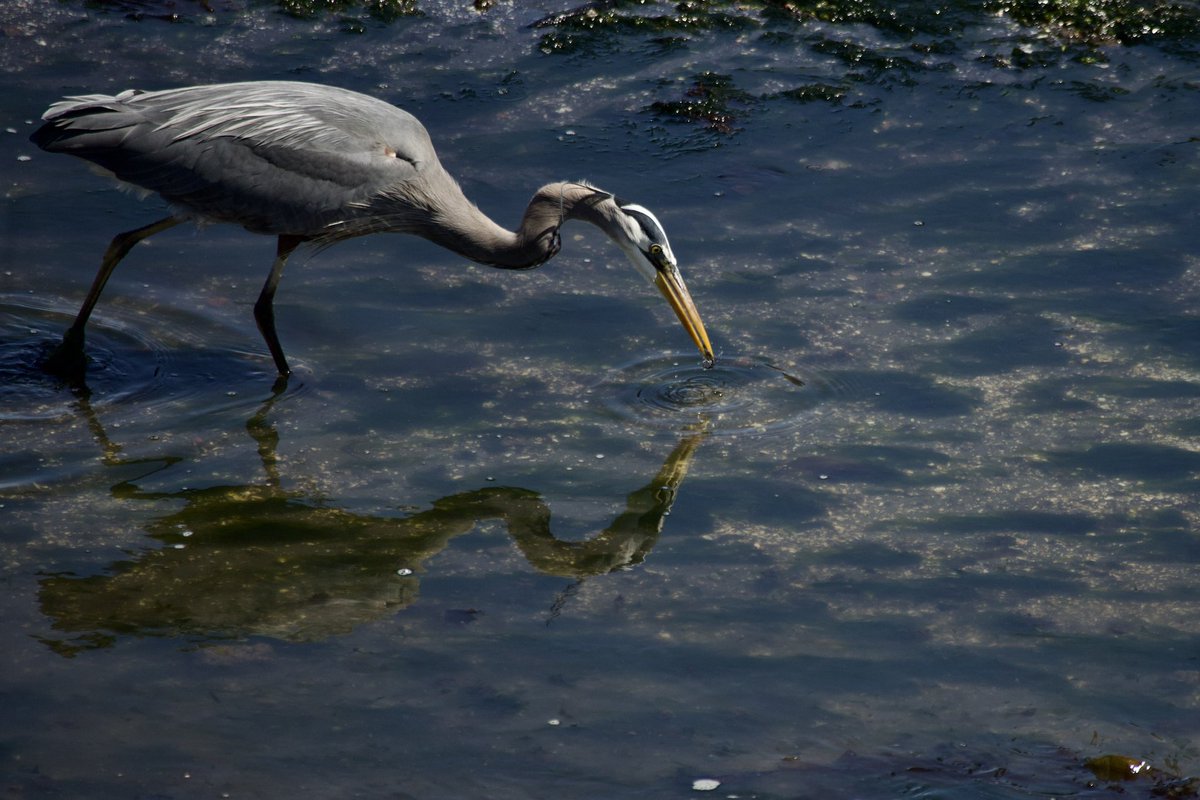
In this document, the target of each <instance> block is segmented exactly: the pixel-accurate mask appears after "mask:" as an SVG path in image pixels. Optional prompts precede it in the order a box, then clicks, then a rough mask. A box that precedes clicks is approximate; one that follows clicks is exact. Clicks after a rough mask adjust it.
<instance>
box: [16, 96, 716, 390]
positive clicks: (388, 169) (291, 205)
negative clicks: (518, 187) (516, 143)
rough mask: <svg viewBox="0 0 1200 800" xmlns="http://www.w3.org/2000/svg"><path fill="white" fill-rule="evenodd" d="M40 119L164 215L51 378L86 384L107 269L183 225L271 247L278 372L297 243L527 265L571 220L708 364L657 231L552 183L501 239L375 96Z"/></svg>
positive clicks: (97, 103)
mask: <svg viewBox="0 0 1200 800" xmlns="http://www.w3.org/2000/svg"><path fill="white" fill-rule="evenodd" d="M42 119H44V120H45V124H43V125H42V126H41V127H40V128H38V129H37V131H35V132H34V133H33V135H32V136H31V137H30V138H31V139H32V140H33V142H34V143H36V144H37V145H38V147H41V148H42V149H43V150H47V151H50V152H54V153H70V154H71V155H75V156H79V157H80V158H84V159H87V160H88V161H91V162H93V163H95V164H96V165H98V166H100V167H102V168H103V169H104V170H106V171H108V172H110V173H112V174H113V175H114V176H115V177H116V178H117V179H118V180H120V181H121V182H123V183H125V184H132V185H133V186H135V187H139V188H141V189H143V190H148V191H150V192H154V193H157V194H159V195H161V196H162V197H163V199H165V200H166V201H167V202H168V203H169V204H170V205H171V209H172V213H171V215H170V216H168V217H166V218H164V219H161V220H159V221H158V222H154V223H151V224H150V225H146V226H145V227H142V228H137V229H136V230H132V231H127V232H125V233H122V234H118V235H117V236H116V237H115V238H114V239H113V240H112V243H111V244H109V246H108V250H107V251H106V252H105V254H104V258H103V259H102V261H101V263H100V270H99V271H98V272H97V273H96V278H95V280H94V281H93V283H92V287H91V290H90V291H89V292H88V294H87V297H86V298H85V299H84V301H83V306H82V307H81V308H80V309H79V315H78V316H77V317H76V318H75V322H74V323H73V324H72V325H71V327H70V328H69V329H68V330H67V332H66V334H65V335H64V336H63V341H62V343H61V344H60V345H59V346H58V347H57V349H56V350H55V351H54V352H53V353H52V354H51V355H50V357H49V358H48V359H47V364H48V367H49V368H51V369H52V371H57V372H63V373H68V374H71V373H80V374H81V372H82V369H83V365H84V363H85V360H84V355H83V340H84V335H83V331H84V326H85V325H86V324H87V320H88V317H89V316H90V314H91V313H92V309H93V307H95V305H96V301H97V300H98V299H99V298H100V293H101V292H102V291H103V290H104V284H105V282H106V281H107V280H108V278H109V276H110V275H111V274H112V271H113V269H115V268H116V266H117V264H118V263H119V262H120V261H121V259H122V258H124V257H125V255H126V254H127V253H128V252H129V251H130V249H131V248H132V247H133V246H134V245H135V244H137V243H138V242H140V241H141V240H142V239H145V238H146V237H148V236H151V235H153V234H155V233H159V232H160V231H164V230H166V229H167V228H170V227H172V226H174V225H178V224H179V223H180V222H183V221H185V220H188V219H195V220H199V221H217V222H233V223H237V224H239V225H242V226H243V227H245V228H246V229H247V230H250V231H252V232H254V233H264V234H271V235H274V236H278V237H279V239H278V247H277V249H276V255H275V261H274V263H273V264H272V265H271V271H270V273H269V275H268V276H267V280H266V283H265V284H264V285H263V288H262V292H261V293H260V294H259V296H258V301H257V302H256V303H255V304H254V319H255V321H256V322H257V323H258V328H259V330H260V331H261V332H262V335H263V338H264V339H265V340H266V342H267V347H268V348H269V349H270V351H271V356H272V357H273V358H274V359H275V366H276V368H277V369H278V370H279V374H280V375H281V376H286V375H288V373H289V371H290V370H289V368H288V364H287V360H286V359H285V358H284V355H283V348H282V347H281V346H280V344H279V337H278V336H277V335H276V333H275V312H274V309H273V306H272V302H273V300H274V297H275V290H276V288H277V287H278V285H279V279H280V276H281V275H282V273H283V265H284V263H285V262H286V261H287V258H288V256H289V255H291V253H292V251H293V250H295V249H296V247H298V246H299V245H300V244H302V243H304V242H310V241H311V242H314V243H316V244H318V245H326V244H330V243H333V242H337V241H341V240H342V239H349V238H351V237H353V236H361V235H363V234H367V233H376V232H383V231H392V232H398V233H411V234H416V235H417V236H421V237H424V238H426V239H429V240H430V241H433V242H436V243H437V244H440V245H442V246H443V247H447V248H449V249H450V250H453V251H454V252H456V253H459V254H461V255H463V256H465V257H467V258H469V259H471V260H472V261H477V262H480V263H482V264H489V265H491V266H494V267H500V268H502V269H530V268H532V267H537V266H539V265H541V264H542V263H544V262H545V261H546V260H548V259H549V258H551V257H552V256H553V255H554V254H555V253H557V252H558V250H559V246H560V244H561V239H560V237H559V227H560V226H561V225H562V224H563V223H564V222H566V221H567V220H569V219H578V220H582V221H584V222H590V223H592V224H593V225H595V226H597V227H598V228H600V229H601V230H602V231H604V232H605V233H606V234H608V236H609V237H610V238H611V239H612V240H613V241H615V242H616V243H617V245H618V246H619V247H620V248H621V250H623V251H624V252H625V255H627V256H628V257H629V259H630V260H631V261H632V262H633V265H634V267H636V268H637V270H638V272H640V273H641V274H642V275H644V276H645V277H646V278H647V279H649V280H650V282H651V283H653V284H654V285H655V286H657V287H658V289H659V290H660V291H661V292H662V293H663V295H664V296H665V297H666V298H667V301H668V302H669V303H670V304H671V308H672V309H674V311H675V313H676V314H677V315H678V316H679V320H680V321H681V322H682V323H683V326H684V328H685V329H686V330H687V332H688V335H690V336H691V338H692V341H694V342H695V343H696V346H697V347H698V348H700V353H701V355H702V356H703V358H704V359H705V362H706V363H711V362H712V360H713V350H712V344H711V343H710V342H709V339H708V334H707V333H706V332H705V330H704V323H703V322H701V320H700V314H699V312H698V311H697V310H696V305H695V303H693V302H692V298H691V295H690V294H689V293H688V290H687V286H686V285H685V284H684V282H683V278H682V277H681V276H680V274H679V268H678V266H677V265H676V261H675V255H674V253H672V251H671V245H670V243H669V242H668V241H667V234H666V233H665V232H664V231H663V228H662V225H661V224H659V222H658V219H657V218H655V216H654V215H653V214H652V213H650V211H648V210H647V209H645V208H643V207H642V206H639V205H635V204H632V203H626V202H624V201H622V200H619V199H617V198H616V197H614V196H613V195H612V194H610V193H608V192H605V191H603V190H601V189H598V188H596V187H594V186H590V185H588V184H586V183H582V182H562V183H550V184H547V185H545V186H543V187H542V188H540V189H538V190H537V192H536V193H535V194H534V196H533V199H532V200H530V202H529V207H528V208H526V209H525V216H524V218H523V219H522V220H521V224H520V226H519V227H518V228H517V230H516V231H508V230H505V229H504V228H502V227H500V226H499V225H497V224H496V223H495V222H493V221H492V220H491V219H489V218H488V217H487V216H486V215H485V214H483V212H481V211H480V210H479V209H478V208H476V207H475V205H474V204H472V203H471V202H470V201H469V200H467V198H466V197H465V196H464V195H463V193H462V190H461V189H460V188H459V186H458V183H457V182H456V181H455V180H454V179H453V178H452V177H450V175H449V173H447V172H446V170H445V169H444V168H443V167H442V165H441V162H439V161H438V157H437V153H436V152H434V149H433V144H432V142H431V141H430V139H429V134H428V133H427V132H426V130H425V128H424V126H423V125H421V123H420V122H419V121H418V120H417V119H416V117H414V116H413V115H411V114H409V113H408V112H406V111H402V110H401V109H399V108H396V107H395V106H392V105H389V104H388V103H385V102H383V101H381V100H377V99H375V98H373V97H368V96H366V95H363V94H358V93H357V92H351V91H347V90H346V89H338V88H335V87H332V86H319V85H315V84H310V83H295V82H289V81H258V82H250V83H229V84H216V85H211V86H191V87H186V88H182V89H169V90H166V91H160V92H143V91H137V90H129V91H125V92H121V93H120V94H118V95H116V96H109V95H100V94H93V95H82V96H78V97H68V98H66V99H64V100H62V101H60V102H57V103H55V104H53V105H52V106H50V108H49V110H48V111H46V113H45V114H44V115H43V117H42Z"/></svg>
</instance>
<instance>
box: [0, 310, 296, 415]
mask: <svg viewBox="0 0 1200 800" xmlns="http://www.w3.org/2000/svg"><path fill="white" fill-rule="evenodd" d="M72 318H73V317H72V315H71V314H66V313H63V312H61V311H58V310H53V309H47V308H40V307H36V306H32V305H27V304H23V303H21V302H13V301H12V300H11V299H10V298H0V422H3V421H20V420H39V419H55V418H58V417H62V416H66V415H73V414H74V413H75V409H76V406H77V401H78V398H79V396H80V390H79V389H78V388H72V387H70V386H68V385H66V384H64V382H63V381H61V380H59V379H58V378H55V377H54V376H51V375H48V374H47V373H46V372H44V371H43V370H42V369H41V367H40V364H41V362H42V359H44V358H45V356H46V355H47V354H48V353H49V352H50V351H51V349H53V347H54V346H55V345H57V344H58V342H59V341H60V340H61V338H62V333H63V331H65V330H66V329H67V327H68V326H69V325H70V322H71V319H72ZM215 338H217V339H220V338H221V337H220V336H219V335H218V336H216V337H215ZM86 351H87V357H88V365H87V377H86V387H87V388H86V393H87V395H88V396H89V398H90V402H91V404H92V405H93V406H94V407H103V406H108V405H114V404H119V403H128V402H139V403H142V404H144V405H147V406H151V405H154V404H165V403H173V402H179V401H185V402H186V401H188V399H189V398H192V399H194V400H195V402H196V403H197V404H198V405H202V404H203V403H204V402H205V401H204V399H203V398H200V397H198V395H202V394H204V393H205V392H206V391H208V392H209V393H211V391H212V390H213V389H214V388H218V384H219V385H220V387H221V388H222V389H223V391H222V392H221V393H220V396H221V397H222V398H224V389H229V388H232V387H234V386H236V385H241V384H245V383H247V382H253V383H254V384H255V385H258V386H264V387H269V386H270V382H271V377H270V376H269V375H268V374H267V373H266V372H265V371H264V370H263V364H262V363H261V362H262V361H263V359H261V358H257V357H252V356H251V355H250V354H247V353H244V352H240V351H236V350H232V349H222V348H221V347H220V346H219V345H217V346H214V347H211V348H210V347H204V346H196V345H195V344H194V343H190V342H187V341H180V340H167V339H164V338H163V337H162V336H161V335H159V333H158V332H152V331H148V330H146V329H145V328H143V327H139V326H138V325H136V324H131V323H129V322H128V321H125V320H121V319H114V318H113V315H112V314H106V315H105V316H104V317H103V318H96V317H93V318H92V320H91V321H89V322H88V327H87V347H86ZM268 361H269V360H268ZM271 374H272V375H273V370H272V371H271ZM264 381H265V383H264Z"/></svg>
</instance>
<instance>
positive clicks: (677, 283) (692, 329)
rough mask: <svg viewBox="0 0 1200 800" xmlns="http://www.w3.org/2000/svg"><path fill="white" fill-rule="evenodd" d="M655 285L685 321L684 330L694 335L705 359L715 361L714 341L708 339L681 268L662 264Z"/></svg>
mask: <svg viewBox="0 0 1200 800" xmlns="http://www.w3.org/2000/svg"><path fill="white" fill-rule="evenodd" d="M654 285H655V286H657V287H658V290H659V291H660V292H662V293H663V297H665V298H667V302H668V303H670V304H671V308H672V309H673V310H674V311H675V316H677V317H679V321H680V322H682V323H683V327H684V330H686V331H687V332H688V336H691V337H692V341H693V342H695V343H696V347H698V348H700V355H701V356H703V357H704V360H705V361H708V362H712V361H715V360H716V359H715V357H714V356H713V349H712V342H710V341H709V340H708V332H707V331H706V330H704V323H703V322H701V321H700V312H699V311H697V310H696V304H695V303H694V302H692V296H691V294H689V293H688V290H687V285H686V284H684V282H683V276H681V275H680V274H679V270H678V269H676V268H675V267H672V266H665V265H664V266H660V267H659V268H658V273H657V274H656V275H655V277H654Z"/></svg>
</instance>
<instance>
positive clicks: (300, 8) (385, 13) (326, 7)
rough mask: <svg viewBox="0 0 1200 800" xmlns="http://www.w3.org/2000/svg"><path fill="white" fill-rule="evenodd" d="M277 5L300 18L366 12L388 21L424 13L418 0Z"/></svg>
mask: <svg viewBox="0 0 1200 800" xmlns="http://www.w3.org/2000/svg"><path fill="white" fill-rule="evenodd" d="M275 5H277V6H278V7H279V10H280V11H282V12H283V13H285V14H288V15H289V16H293V17H297V18H300V19H314V18H316V17H320V16H324V15H326V14H343V15H344V14H352V13H355V12H365V14H366V16H367V17H369V18H370V19H373V20H375V21H377V22H384V23H388V22H394V21H396V20H398V19H400V18H401V17H414V16H421V14H422V12H421V9H420V7H419V5H418V2H417V0H275Z"/></svg>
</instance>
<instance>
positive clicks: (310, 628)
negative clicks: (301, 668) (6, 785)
mask: <svg viewBox="0 0 1200 800" xmlns="http://www.w3.org/2000/svg"><path fill="white" fill-rule="evenodd" d="M278 397H279V395H276V396H274V397H272V398H271V399H270V400H268V401H267V402H266V403H265V404H264V405H263V406H262V408H260V409H259V410H258V412H257V413H256V414H254V415H253V416H252V417H251V418H250V419H249V420H248V421H247V423H246V430H247V431H248V432H249V433H250V435H251V436H252V437H253V438H254V440H255V442H256V443H257V444H258V453H259V457H260V458H261V460H262V464H263V469H264V471H265V473H266V480H265V482H264V483H258V484H245V485H243V484H236V485H227V486H207V487H203V488H194V489H182V490H180V491H177V492H154V491H145V490H142V489H140V488H138V487H137V486H136V485H135V484H134V483H132V482H129V481H125V482H122V483H119V484H117V485H116V486H115V487H114V488H113V492H114V494H115V495H116V496H118V497H121V498H124V499H127V500H140V501H152V502H154V501H167V504H168V505H170V506H171V510H170V511H169V512H168V513H166V514H165V515H164V516H162V517H159V518H157V519H155V520H154V521H152V522H151V523H150V524H149V526H148V528H147V531H148V533H149V534H150V535H151V536H152V537H153V538H154V539H157V540H158V541H159V542H161V543H162V545H163V546H162V547H160V548H158V549H153V550H147V551H146V552H144V553H140V554H137V555H136V556H134V557H132V558H128V559H122V560H121V561H120V562H118V563H116V564H113V565H112V566H111V567H110V568H109V569H108V570H106V571H104V572H102V573H99V574H93V575H88V576H85V577H76V576H73V575H64V574H59V575H47V576H44V577H43V578H42V579H41V589H40V599H41V606H42V611H43V612H44V613H45V614H46V615H47V616H48V617H49V618H50V619H51V620H52V623H53V626H54V628H55V629H56V630H58V631H61V632H66V633H70V634H72V635H73V638H72V639H71V640H70V641H63V640H57V639H53V638H49V639H47V640H46V643H47V644H48V645H49V646H51V647H52V648H54V649H55V650H57V651H58V652H61V653H63V654H67V655H69V654H72V653H74V652H76V651H77V650H79V649H87V648H94V647H102V646H106V645H107V644H109V643H111V641H112V640H113V637H114V635H115V634H131V635H157V636H197V637H202V638H206V639H208V638H225V637H237V636H246V635H252V634H254V635H265V636H273V637H276V638H281V639H291V640H318V639H323V638H326V637H329V636H335V635H339V634H344V633H348V632H349V631H350V630H352V629H353V628H354V627H356V626H358V625H361V624H363V623H365V622H368V621H370V620H374V619H378V618H380V617H383V616H387V615H389V614H392V613H395V612H397V611H399V610H400V609H403V608H404V607H406V606H408V605H409V604H411V603H412V602H413V601H414V600H416V598H417V592H418V588H419V580H420V574H421V573H422V572H423V571H424V569H425V566H424V565H425V563H426V562H427V561H429V559H431V558H432V557H433V556H435V555H436V554H438V553H440V552H442V551H443V550H445V549H446V548H447V547H448V546H449V545H450V543H451V541H453V540H454V539H455V538H456V537H458V536H461V535H463V534H466V533H469V532H470V531H472V530H474V529H475V528H476V527H477V526H478V525H479V524H480V523H482V522H485V521H488V520H496V521H497V522H499V523H501V524H502V525H503V527H504V529H505V530H506V531H507V532H508V535H509V536H511V537H512V539H513V542H514V543H515V544H516V545H517V547H518V548H519V549H520V551H521V553H522V555H524V556H525V558H526V560H527V561H528V562H529V564H530V565H531V566H533V567H534V568H535V569H537V570H538V571H539V572H541V573H543V574H547V575H558V576H563V577H570V578H574V579H577V580H579V579H583V578H586V577H588V576H592V575H603V574H606V573H609V572H612V571H614V570H618V569H622V568H624V567H629V566H633V565H635V564H639V563H641V562H642V561H643V560H644V559H645V558H646V556H647V555H648V554H649V553H650V551H651V550H652V549H653V547H654V545H655V544H656V543H657V541H658V537H659V534H660V533H661V532H662V526H663V523H664V522H665V520H666V517H667V515H668V514H669V513H670V511H671V507H672V505H673V504H674V502H675V494H676V492H677V491H678V489H679V487H680V485H681V484H682V482H683V480H684V477H685V476H686V474H687V471H688V466H689V465H690V463H691V461H692V458H693V456H694V455H695V452H696V449H697V448H698V447H699V446H700V444H701V442H703V441H704V439H705V437H706V435H707V429H704V428H702V429H699V430H696V431H692V432H689V433H687V434H685V435H684V436H683V437H682V438H681V439H680V441H679V443H678V444H677V445H676V446H675V447H674V449H673V450H672V451H671V453H670V454H669V455H668V456H667V457H666V460H665V461H664V463H663V465H662V468H661V469H659V471H658V473H657V474H656V475H655V476H654V477H653V478H651V479H650V480H649V482H647V483H646V484H645V485H644V486H643V487H641V488H640V489H637V490H636V491H634V492H632V493H630V494H629V495H628V497H627V498H626V501H625V508H624V510H623V511H622V512H621V513H619V514H617V515H616V516H615V517H614V519H613V520H612V522H611V523H610V524H609V525H608V526H607V527H605V528H604V530H602V531H600V532H598V533H597V534H595V535H594V536H592V537H590V538H587V539H581V540H577V541H568V540H563V539H559V538H558V537H556V536H555V535H554V532H553V525H552V517H551V510H550V508H549V506H548V505H547V504H546V502H545V500H544V499H543V498H542V497H541V496H540V495H539V494H537V493H536V492H533V491H530V490H528V489H520V488H515V487H497V486H489V487H486V488H483V489H475V490H470V491H464V492H458V493H456V494H453V495H450V496H448V497H443V498H441V499H439V500H437V501H435V502H434V503H433V504H432V505H431V506H430V507H429V508H427V509H425V510H422V511H419V512H416V513H414V514H411V515H408V516H403V517H394V516H387V515H380V516H372V515H367V514H358V513H353V512H351V511H348V510H345V509H340V508H336V507H333V506H331V505H330V504H329V503H327V502H325V501H323V500H321V499H318V498H313V497H311V496H308V495H306V494H305V493H304V492H301V491H292V490H287V489H285V488H283V486H282V485H281V483H282V482H281V480H280V475H279V472H278V468H277V460H276V448H277V446H278V442H279V437H278V435H277V432H276V430H275V427H274V426H273V425H272V424H271V423H270V421H269V419H268V414H269V412H270V410H271V408H272V407H273V404H274V402H275V401H276V400H277V399H278ZM84 407H85V408H86V404H85V406H84ZM89 425H92V428H93V431H96V432H98V441H100V443H101V444H102V445H104V446H105V449H106V453H113V454H115V452H116V449H115V448H116V446H115V445H113V444H112V443H111V442H110V441H109V440H108V438H107V437H106V436H105V435H104V433H103V429H102V428H101V427H100V425H99V421H98V420H94V419H90V420H89ZM106 463H113V464H116V465H124V464H127V463H128V462H124V461H120V460H113V461H111V462H106ZM147 463H149V460H147ZM165 466H169V464H166V463H164V464H162V465H160V468H162V467H165ZM397 570H399V572H397ZM556 606H557V604H556ZM559 610H560V609H559V608H557V607H556V608H555V610H554V613H555V615H557V613H558V611H559Z"/></svg>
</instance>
